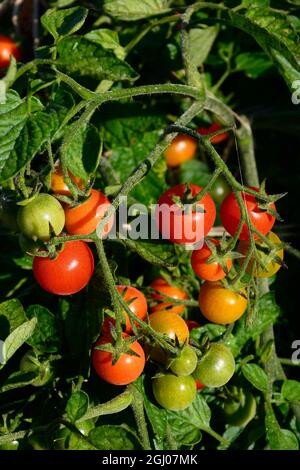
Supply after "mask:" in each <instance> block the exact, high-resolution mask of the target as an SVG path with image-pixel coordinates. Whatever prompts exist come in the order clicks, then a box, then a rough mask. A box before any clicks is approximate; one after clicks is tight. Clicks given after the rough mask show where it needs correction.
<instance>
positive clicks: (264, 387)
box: [242, 364, 269, 392]
mask: <svg viewBox="0 0 300 470" xmlns="http://www.w3.org/2000/svg"><path fill="white" fill-rule="evenodd" d="M242 373H243V375H244V377H245V378H246V379H247V380H248V382H250V383H251V384H252V385H253V387H255V388H257V389H258V390H260V391H261V392H267V391H268V390H269V381H268V377H267V374H266V373H265V371H264V370H263V369H262V368H261V367H259V366H258V365H257V364H244V365H242Z"/></svg>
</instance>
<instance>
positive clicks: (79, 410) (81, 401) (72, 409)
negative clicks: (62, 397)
mask: <svg viewBox="0 0 300 470" xmlns="http://www.w3.org/2000/svg"><path fill="white" fill-rule="evenodd" d="M88 406H89V397H88V395H87V394H86V393H85V392H83V391H82V390H79V391H77V392H73V393H72V395H71V396H70V398H69V400H68V402H67V406H66V412H67V415H68V418H69V419H70V421H72V422H73V423H75V421H77V420H78V419H80V418H82V416H84V415H85V413H86V412H87V409H88Z"/></svg>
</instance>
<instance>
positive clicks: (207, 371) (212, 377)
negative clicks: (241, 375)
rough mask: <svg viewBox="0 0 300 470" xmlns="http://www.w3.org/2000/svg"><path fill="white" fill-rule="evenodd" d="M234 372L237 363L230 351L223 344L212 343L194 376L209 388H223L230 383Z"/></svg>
mask: <svg viewBox="0 0 300 470" xmlns="http://www.w3.org/2000/svg"><path fill="white" fill-rule="evenodd" d="M234 371H235V361H234V357H233V355H232V352H231V351H230V349H229V348H227V346H224V344H221V343H211V345H210V348H209V350H208V351H207V352H206V353H205V354H204V356H203V357H202V358H201V359H200V361H199V362H198V365H197V367H196V370H195V371H194V373H193V376H194V378H195V379H196V380H199V381H200V382H201V383H202V384H204V385H206V386H207V387H222V386H223V385H225V384H226V383H227V382H229V380H230V379H231V377H232V376H233V374H234Z"/></svg>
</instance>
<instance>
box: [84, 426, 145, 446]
mask: <svg viewBox="0 0 300 470" xmlns="http://www.w3.org/2000/svg"><path fill="white" fill-rule="evenodd" d="M88 440H89V441H90V442H91V443H92V444H93V445H94V446H95V447H96V448H97V449H99V450H114V451H115V450H134V449H136V448H137V447H139V445H138V444H137V442H136V439H135V438H134V436H133V434H131V433H130V432H129V431H128V430H127V429H124V428H122V427H120V426H111V425H104V426H97V427H96V428H94V429H92V431H91V432H90V433H89V435H88Z"/></svg>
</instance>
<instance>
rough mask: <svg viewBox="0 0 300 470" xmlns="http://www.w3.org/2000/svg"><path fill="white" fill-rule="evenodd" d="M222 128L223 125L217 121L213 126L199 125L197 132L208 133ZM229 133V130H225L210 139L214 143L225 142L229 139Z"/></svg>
mask: <svg viewBox="0 0 300 470" xmlns="http://www.w3.org/2000/svg"><path fill="white" fill-rule="evenodd" d="M220 129H222V126H220V124H218V123H217V122H214V123H213V124H212V125H211V126H209V127H199V129H197V132H198V133H199V134H201V135H208V134H212V133H213V132H217V131H219V130H220ZM228 137H229V134H228V132H227V131H225V132H223V133H222V134H218V135H215V136H214V137H212V138H211V139H210V141H211V143H212V144H220V143H221V142H225V141H226V140H228Z"/></svg>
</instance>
